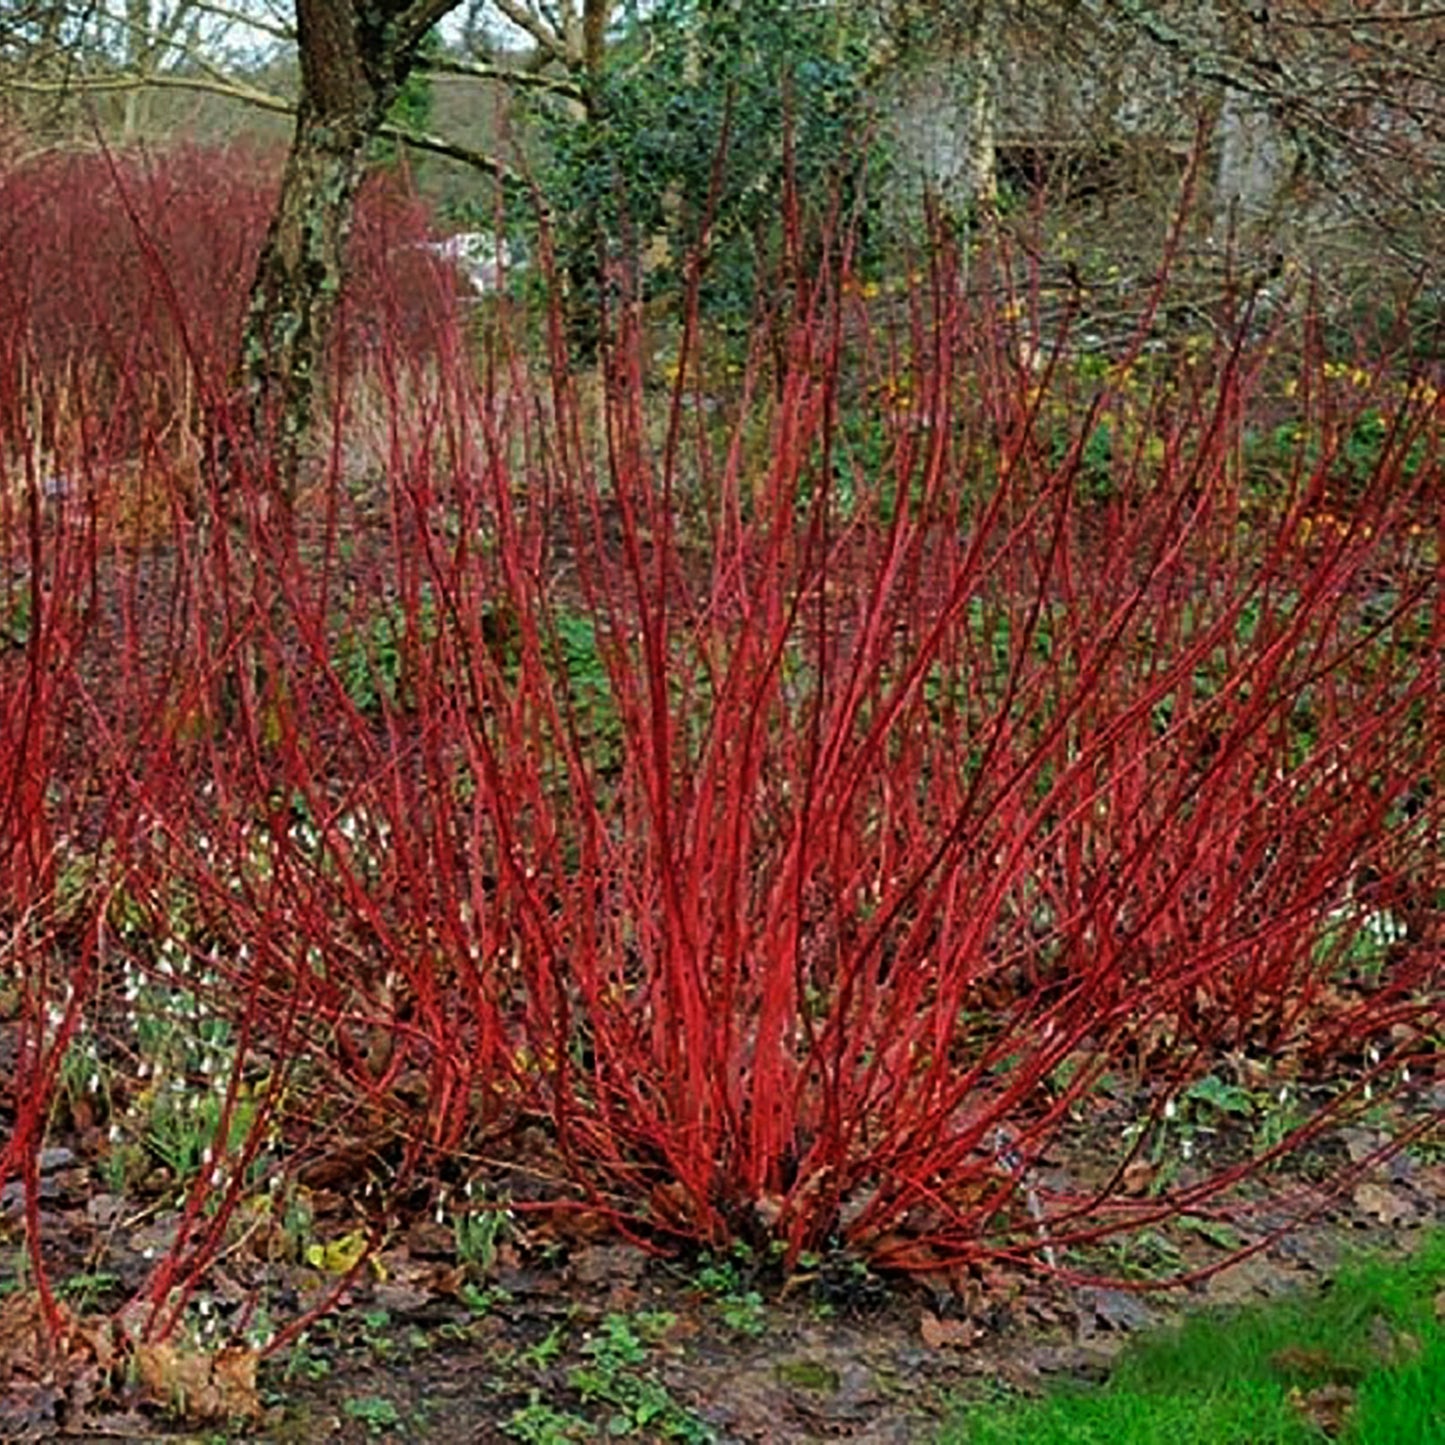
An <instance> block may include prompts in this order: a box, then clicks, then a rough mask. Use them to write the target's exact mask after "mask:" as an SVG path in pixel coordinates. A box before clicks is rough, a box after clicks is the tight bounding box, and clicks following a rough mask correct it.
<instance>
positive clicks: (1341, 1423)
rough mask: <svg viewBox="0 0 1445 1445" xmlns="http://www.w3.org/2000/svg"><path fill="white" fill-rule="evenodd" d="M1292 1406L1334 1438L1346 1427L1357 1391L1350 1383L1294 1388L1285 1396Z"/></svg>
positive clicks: (1316, 1426)
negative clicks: (1313, 1387) (1306, 1388)
mask: <svg viewBox="0 0 1445 1445" xmlns="http://www.w3.org/2000/svg"><path fill="white" fill-rule="evenodd" d="M1285 1398H1286V1399H1287V1400H1288V1401H1289V1403H1290V1407H1291V1408H1292V1409H1294V1410H1295V1411H1297V1412H1298V1413H1299V1414H1300V1415H1303V1416H1304V1418H1305V1419H1306V1420H1307V1421H1308V1422H1309V1423H1310V1424H1311V1425H1313V1426H1314V1427H1315V1428H1316V1429H1317V1430H1321V1431H1323V1432H1324V1433H1325V1434H1326V1435H1328V1436H1330V1438H1331V1439H1333V1438H1334V1437H1335V1436H1337V1435H1339V1434H1340V1433H1341V1432H1342V1431H1343V1430H1344V1428H1345V1420H1346V1417H1347V1416H1348V1415H1349V1413H1350V1411H1351V1409H1353V1408H1354V1404H1355V1392H1354V1390H1353V1389H1351V1388H1350V1386H1348V1385H1321V1386H1320V1387H1319V1388H1318V1389H1317V1390H1301V1389H1298V1388H1296V1389H1293V1390H1291V1391H1290V1392H1289V1394H1288V1395H1287V1396H1286V1397H1285Z"/></svg>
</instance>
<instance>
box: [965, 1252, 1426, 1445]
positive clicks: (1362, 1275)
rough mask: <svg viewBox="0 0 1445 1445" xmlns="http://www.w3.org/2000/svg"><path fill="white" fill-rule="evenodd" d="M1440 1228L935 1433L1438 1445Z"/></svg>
mask: <svg viewBox="0 0 1445 1445" xmlns="http://www.w3.org/2000/svg"><path fill="white" fill-rule="evenodd" d="M1442 1292H1445V1230H1436V1231H1435V1232H1433V1233H1432V1234H1431V1235H1429V1236H1428V1238H1427V1239H1426V1241H1425V1243H1424V1244H1423V1245H1422V1246H1421V1247H1420V1248H1419V1249H1418V1250H1416V1251H1415V1252H1414V1253H1413V1254H1412V1255H1410V1256H1409V1257H1407V1258H1404V1259H1389V1260H1387V1259H1380V1258H1371V1259H1366V1260H1361V1261H1359V1262H1356V1263H1354V1264H1352V1265H1350V1266H1348V1267H1346V1268H1345V1269H1343V1270H1342V1271H1341V1272H1340V1273H1339V1275H1338V1276H1337V1277H1336V1278H1335V1279H1334V1280H1332V1281H1331V1282H1330V1283H1329V1284H1328V1285H1327V1286H1326V1288H1325V1289H1324V1290H1322V1291H1321V1292H1319V1293H1318V1294H1312V1295H1309V1296H1302V1297H1300V1298H1291V1299H1288V1300H1282V1301H1279V1302H1277V1303H1274V1304H1269V1305H1262V1306H1259V1307H1257V1308H1252V1309H1247V1310H1209V1311H1206V1312H1203V1313H1200V1314H1197V1315H1192V1316H1191V1317H1190V1318H1188V1319H1187V1320H1185V1321H1184V1322H1183V1324H1181V1325H1179V1326H1177V1327H1174V1328H1171V1329H1169V1330H1166V1331H1162V1332H1158V1333H1153V1334H1149V1335H1146V1336H1141V1337H1140V1339H1138V1340H1137V1341H1135V1342H1134V1343H1133V1344H1131V1345H1130V1346H1129V1347H1128V1348H1127V1349H1126V1350H1125V1351H1124V1352H1123V1353H1122V1354H1121V1355H1120V1357H1119V1359H1118V1361H1117V1363H1116V1365H1115V1367H1114V1370H1113V1372H1112V1374H1111V1375H1110V1377H1109V1379H1108V1381H1107V1382H1106V1383H1105V1384H1103V1385H1101V1386H1097V1387H1086V1386H1082V1385H1074V1386H1069V1387H1064V1388H1060V1389H1059V1390H1058V1391H1056V1392H1055V1393H1053V1394H1050V1395H1049V1396H1047V1397H1045V1398H1044V1399H1041V1400H1035V1401H1017V1400H1016V1401H1012V1402H1005V1403H991V1404H975V1405H970V1406H966V1407H965V1408H964V1409H963V1410H962V1411H961V1412H960V1413H959V1414H958V1415H957V1416H956V1417H955V1418H954V1419H953V1420H952V1421H951V1422H950V1423H949V1424H948V1426H946V1427H945V1429H944V1431H943V1433H942V1435H941V1436H940V1445H1015V1442H1020V1441H1027V1442H1028V1445H1095V1442H1098V1445H1155V1442H1157V1445H1308V1442H1318V1441H1321V1440H1339V1441H1342V1442H1346V1445H1398V1442H1402V1441H1411V1442H1415V1445H1438V1442H1445V1321H1442V1319H1441V1317H1440V1316H1441V1313H1442V1304H1441V1300H1442V1297H1445V1295H1442Z"/></svg>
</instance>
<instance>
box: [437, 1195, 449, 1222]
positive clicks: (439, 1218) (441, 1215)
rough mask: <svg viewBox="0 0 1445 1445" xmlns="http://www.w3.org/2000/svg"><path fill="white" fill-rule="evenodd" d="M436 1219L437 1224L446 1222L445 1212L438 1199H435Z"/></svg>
mask: <svg viewBox="0 0 1445 1445" xmlns="http://www.w3.org/2000/svg"><path fill="white" fill-rule="evenodd" d="M436 1221H437V1223H438V1224H445V1223H446V1222H447V1212H446V1209H445V1208H444V1207H443V1205H442V1202H441V1200H440V1199H438V1200H437V1207H436Z"/></svg>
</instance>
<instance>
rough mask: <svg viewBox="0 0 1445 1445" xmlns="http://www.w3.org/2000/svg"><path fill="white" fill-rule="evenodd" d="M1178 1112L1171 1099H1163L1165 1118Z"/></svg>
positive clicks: (1169, 1117) (1170, 1117)
mask: <svg viewBox="0 0 1445 1445" xmlns="http://www.w3.org/2000/svg"><path fill="white" fill-rule="evenodd" d="M1178 1112H1179V1111H1178V1109H1177V1108H1176V1107H1175V1104H1174V1100H1173V1099H1166V1100H1165V1101H1164V1117H1165V1118H1166V1119H1172V1118H1173V1117H1174V1116H1175V1114H1177V1113H1178Z"/></svg>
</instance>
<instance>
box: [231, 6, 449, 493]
mask: <svg viewBox="0 0 1445 1445" xmlns="http://www.w3.org/2000/svg"><path fill="white" fill-rule="evenodd" d="M457 3H459V0H296V38H297V44H298V49H299V51H300V56H301V99H300V103H299V105H298V107H297V114H296V132H295V135H294V137H293V139H292V142H291V151H290V155H289V156H288V158H287V162H286V170H285V173H284V175H283V177H282V181H281V194H280V197H279V199H278V200H277V204H276V210H275V212H274V214H273V216H272V218H271V226H270V230H269V231H268V232H267V235H266V240H265V244H264V245H263V246H262V248H261V257H260V261H259V262H258V264H257V268H256V278H255V281H254V282H253V284H252V289H251V303H250V308H249V311H248V313H247V319H246V326H245V329H244V332H243V335H242V339H241V356H240V364H239V367H238V371H239V379H240V382H241V385H242V387H243V388H244V393H245V400H246V405H247V409H248V412H249V422H250V426H251V431H252V435H253V437H254V438H255V440H256V442H257V443H258V444H259V445H260V446H261V447H263V448H264V449H265V452H266V454H267V455H268V456H269V457H270V458H272V459H273V460H274V463H275V469H276V471H275V475H276V478H277V483H278V485H279V487H280V489H281V492H282V500H285V499H286V497H287V496H288V495H289V494H290V492H291V491H292V490H293V489H294V486H295V481H296V471H297V467H298V465H299V462H300V458H301V449H302V446H303V444H304V442H305V439H306V435H307V433H308V432H309V430H310V427H311V420H312V416H313V413H314V411H315V406H316V400H317V395H318V389H319V387H320V386H321V383H322V380H323V374H324V371H325V362H326V352H327V346H328V342H329V338H330V333H331V323H332V320H333V318H334V316H335V312H336V301H337V298H338V296H339V294H340V291H341V283H342V276H343V269H344V265H345V257H346V243H347V239H348V237H349V236H350V233H351V222H352V218H353V216H354V213H355V209H356V195H357V191H358V190H359V189H360V186H361V180H362V177H363V175H364V173H365V169H366V160H367V147H368V146H369V144H370V143H371V141H372V140H373V139H374V138H375V137H376V135H377V133H378V132H379V130H380V128H381V126H382V123H383V122H384V121H385V119H386V114H387V111H388V110H389V109H390V107H391V104H392V102H393V101H394V100H395V99H396V96H397V92H398V91H399V90H400V88H401V86H402V84H403V83H404V82H405V80H406V77H407V75H408V73H409V72H410V70H411V68H412V65H413V64H414V62H415V60H416V57H417V52H418V47H419V46H420V44H421V41H422V37H423V36H424V35H425V34H426V32H427V30H428V29H430V28H431V26H432V25H434V24H435V23H436V22H437V21H438V20H440V19H441V18H442V16H444V15H445V14H446V13H447V12H448V11H449V10H451V9H453V8H454V7H455V5H456V4H457Z"/></svg>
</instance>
